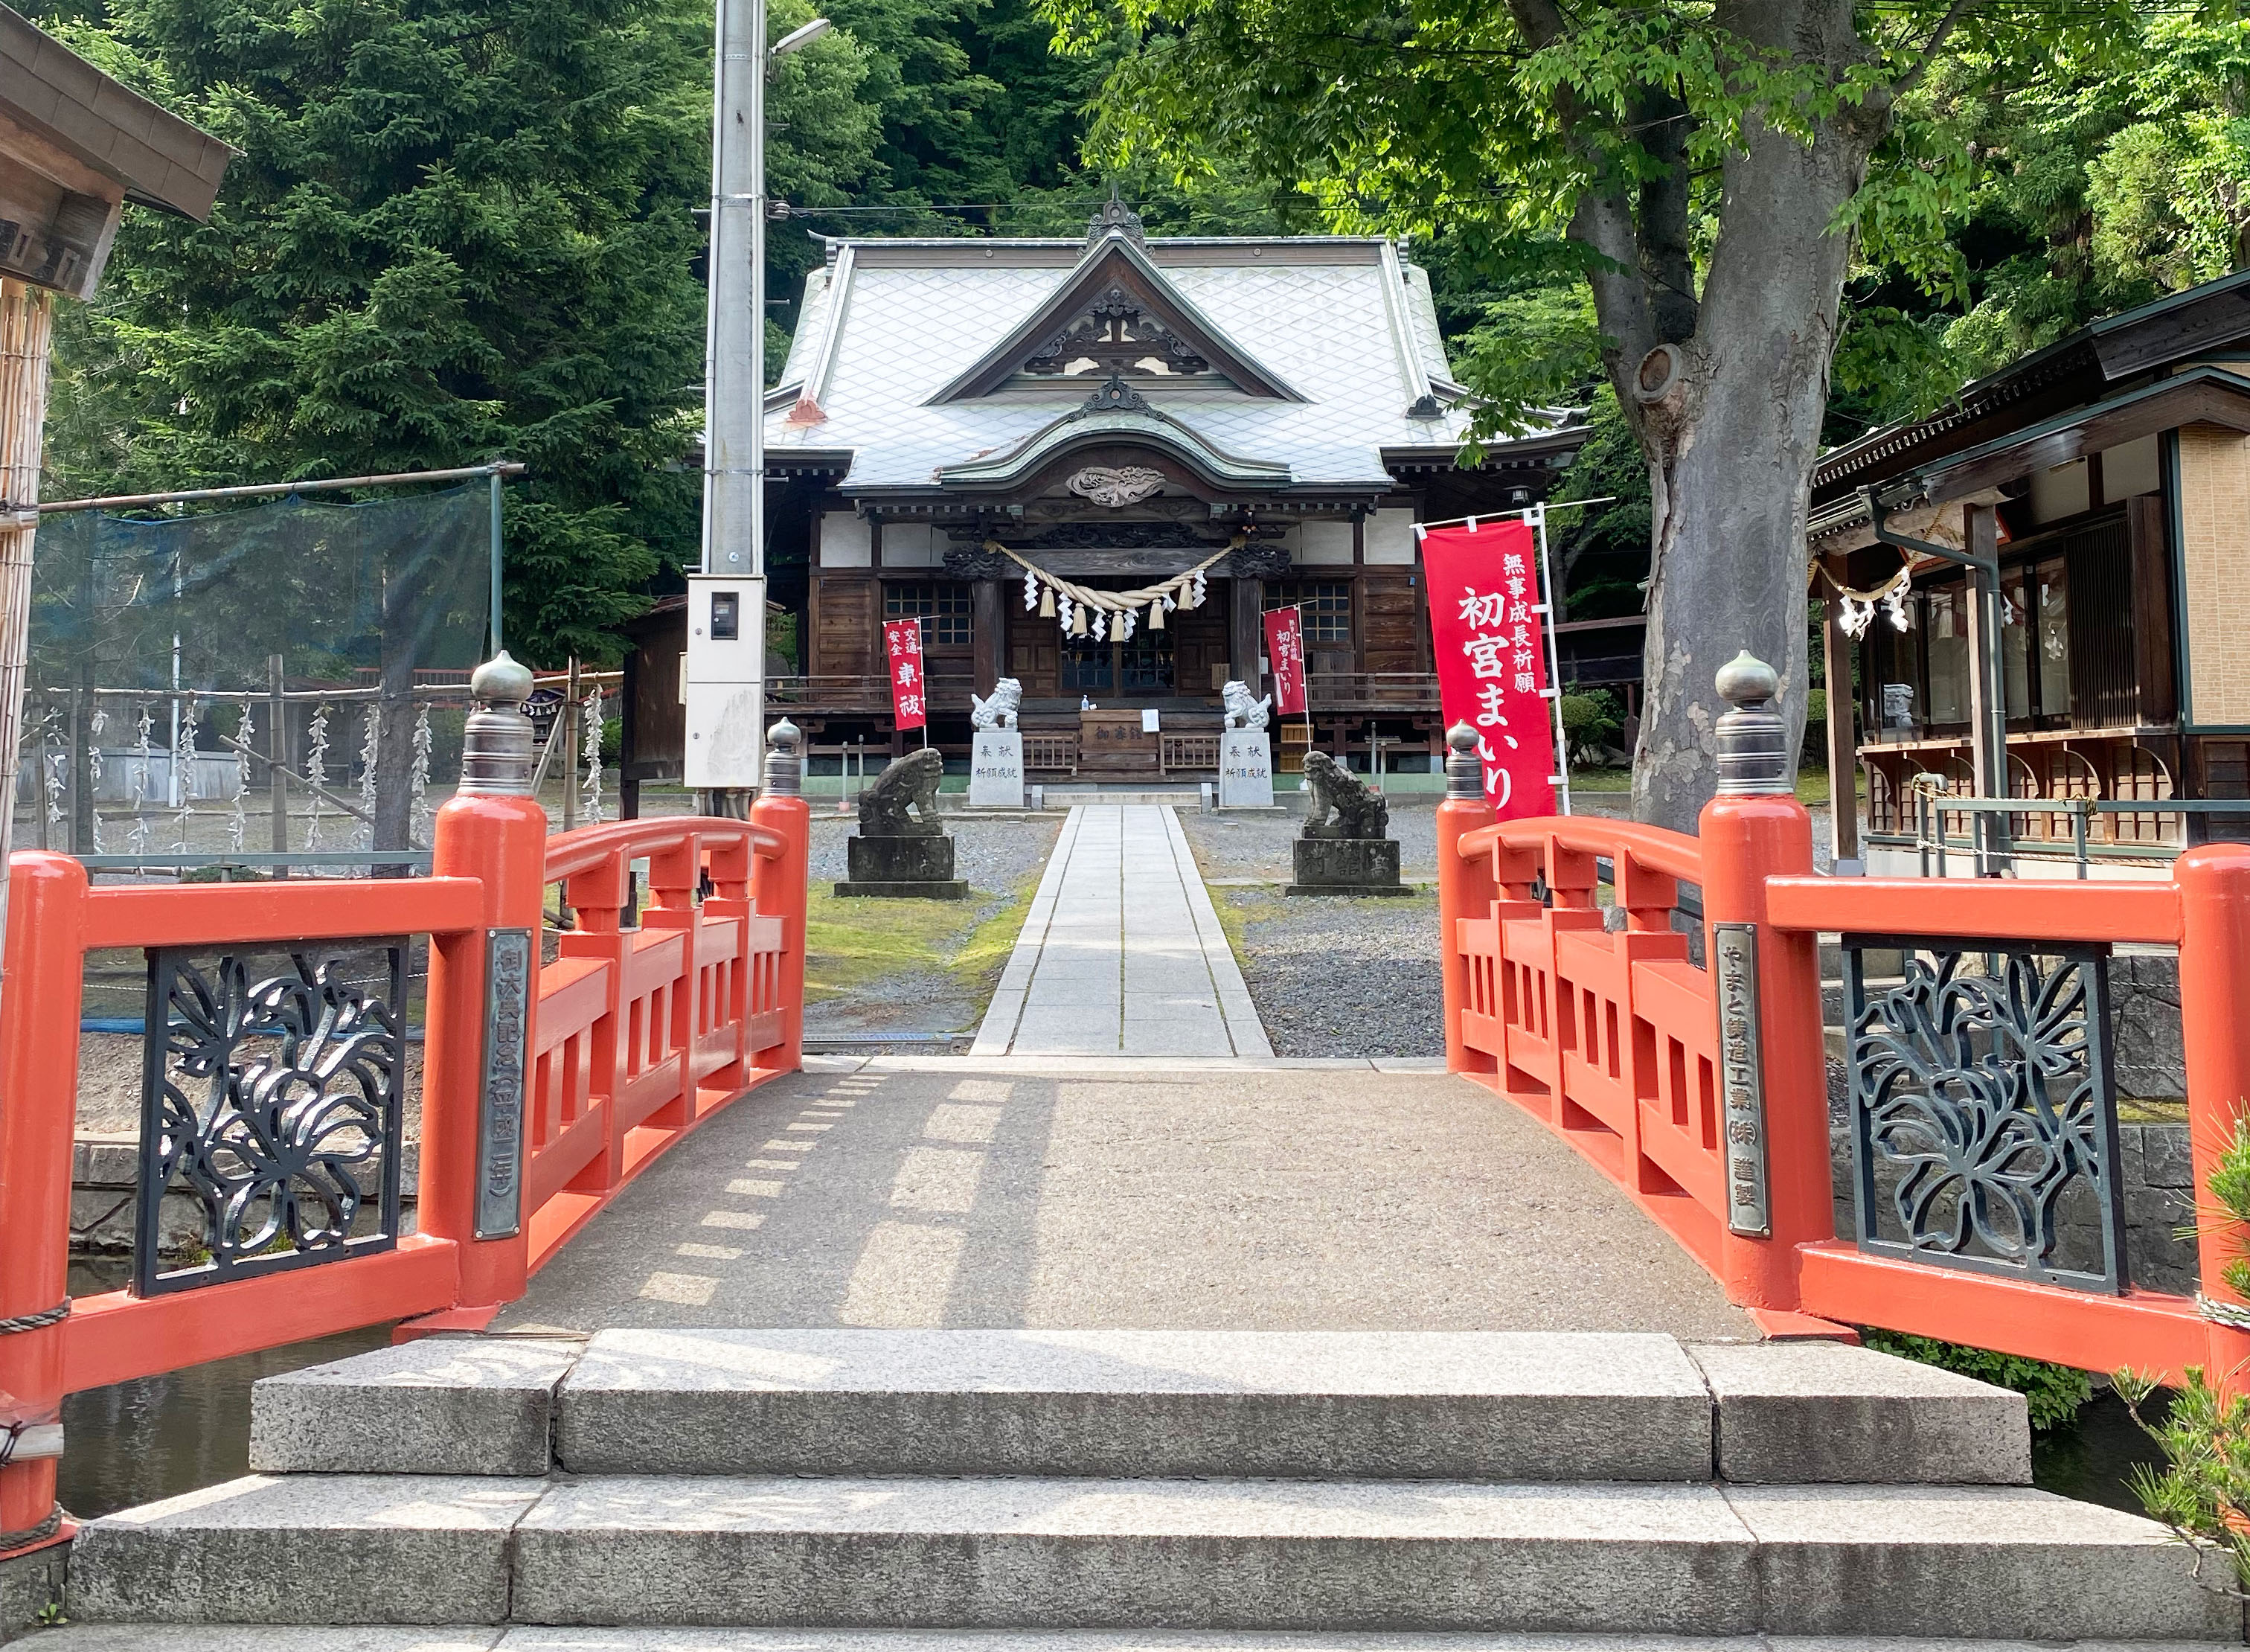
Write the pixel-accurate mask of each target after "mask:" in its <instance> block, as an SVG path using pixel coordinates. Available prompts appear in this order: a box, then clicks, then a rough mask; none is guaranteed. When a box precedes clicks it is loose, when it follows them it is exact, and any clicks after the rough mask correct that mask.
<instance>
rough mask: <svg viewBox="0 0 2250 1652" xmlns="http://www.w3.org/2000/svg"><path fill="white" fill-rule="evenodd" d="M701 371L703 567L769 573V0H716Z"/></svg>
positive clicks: (712, 570)
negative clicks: (766, 407) (766, 409)
mask: <svg viewBox="0 0 2250 1652" xmlns="http://www.w3.org/2000/svg"><path fill="white" fill-rule="evenodd" d="M718 8H719V10H718V26H717V31H716V34H715V37H714V38H716V40H717V43H718V50H717V53H716V62H715V70H714V86H713V92H712V105H711V108H712V120H711V250H710V259H709V273H708V277H707V283H706V284H707V291H708V294H709V298H708V305H709V308H708V310H707V319H706V322H705V331H704V336H705V344H704V373H703V571H704V572H705V573H707V574H746V575H752V576H755V575H758V574H762V573H763V572H764V571H765V567H764V562H765V536H764V532H763V529H764V528H765V514H766V513H765V446H766V443H765V413H764V405H763V404H764V399H765V357H766V350H765V343H766V336H765V301H766V267H765V266H766V259H765V253H766V202H765V193H766V176H765V174H766V164H765V162H766V155H765V123H766V62H765V58H766V0H718Z"/></svg>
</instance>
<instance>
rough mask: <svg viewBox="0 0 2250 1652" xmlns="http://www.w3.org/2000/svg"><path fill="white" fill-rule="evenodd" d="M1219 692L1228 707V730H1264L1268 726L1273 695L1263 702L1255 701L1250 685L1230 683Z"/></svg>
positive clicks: (1267, 696)
mask: <svg viewBox="0 0 2250 1652" xmlns="http://www.w3.org/2000/svg"><path fill="white" fill-rule="evenodd" d="M1218 692H1219V698H1220V699H1221V700H1222V701H1223V702H1225V706H1226V726H1227V727H1228V728H1230V729H1262V728H1264V727H1265V726H1266V713H1267V712H1269V711H1271V710H1272V709H1273V695H1270V694H1269V695H1266V697H1265V698H1264V699H1263V700H1253V699H1252V698H1251V697H1250V685H1249V684H1248V683H1246V682H1230V683H1228V684H1227V685H1226V686H1225V688H1221V689H1220V690H1219V691H1218Z"/></svg>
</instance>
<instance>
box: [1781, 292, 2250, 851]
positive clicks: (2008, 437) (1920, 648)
mask: <svg viewBox="0 0 2250 1652" xmlns="http://www.w3.org/2000/svg"><path fill="white" fill-rule="evenodd" d="M1807 548H1808V550H1809V551H1810V553H1811V556H1812V569H1813V575H1812V577H1813V589H1814V594H1815V595H1816V596H1819V597H1822V598H1825V599H1826V614H1827V649H1826V667H1827V679H1828V681H1829V683H1830V685H1831V690H1830V702H1829V703H1830V710H1831V715H1830V718H1829V738H1830V743H1831V761H1830V771H1831V772H1832V774H1837V775H1842V774H1845V773H1848V772H1850V771H1852V770H1853V767H1854V766H1855V765H1856V766H1857V767H1858V768H1859V769H1860V771H1861V772H1862V776H1863V782H1862V784H1863V789H1864V793H1865V811H1866V812H1865V820H1864V826H1865V841H1864V844H1863V843H1862V842H1861V841H1860V825H1861V823H1860V821H1858V820H1855V819H1853V814H1852V812H1851V811H1850V810H1848V809H1844V810H1839V811H1838V812H1837V845H1836V848H1837V853H1838V854H1839V857H1844V858H1849V857H1852V856H1854V855H1856V854H1860V852H1861V850H1862V849H1863V848H1864V850H1865V852H1866V855H1867V861H1868V864H1869V866H1870V869H1874V870H1881V869H1897V868H1898V867H1901V865H1903V864H1905V863H1907V862H1908V861H1915V862H1918V861H1919V860H1920V858H1921V855H1920V851H1919V850H1918V849H1917V847H1916V843H1917V839H1918V838H1919V840H1921V842H1922V843H1923V844H1924V845H1927V844H1928V843H1929V842H1931V841H1932V840H1934V838H1935V835H1936V831H1935V826H1936V820H1937V819H1939V818H1942V819H1943V822H1944V826H1945V829H1946V833H1947V835H1948V836H1949V839H1950V840H1951V842H1952V845H1953V847H1955V849H1956V851H1958V849H1959V847H1961V846H1962V845H1963V844H1964V843H1965V842H1966V841H1967V840H1970V839H1972V838H1974V837H1975V835H1976V833H1975V830H1974V827H1975V824H1976V823H1975V821H1974V820H1972V819H1971V818H1970V812H1969V811H1965V810H1959V809H1955V810H1943V809H1939V808H1938V807H1937V805H1936V803H1935V802H1934V801H1931V800H1927V799H1934V798H1936V797H1939V796H1943V797H1953V798H1960V797H1984V798H2015V799H2021V800H2052V801H2053V802H2055V803H2056V804H2057V805H2058V806H2057V807H2056V808H2055V809H2054V810H2053V811H2024V812H2016V813H2013V814H2012V815H2011V816H2009V817H2007V825H2006V828H2005V829H2006V831H2007V833H2008V836H2009V840H2010V847H2011V848H2012V851H2013V852H2014V854H2016V855H2018V856H2019V857H2020V856H2022V855H2024V854H2033V855H2036V854H2041V853H2051V854H2064V853H2066V852H2069V853H2073V854H2074V851H2073V850H2070V849H2069V846H2070V845H2072V844H2073V842H2074V839H2075V837H2076V835H2077V833H2079V832H2080V831H2081V824H2082V829H2084V830H2085V831H2086V833H2087V834H2088V837H2089V838H2090V840H2091V847H2090V858H2091V859H2092V860H2093V861H2095V862H2097V863H2102V862H2107V863H2108V864H2109V867H2110V869H2111V870H2112V871H2113V872H2115V874H2120V875H2135V874H2140V875H2153V874H2158V873H2161V871H2162V870H2163V869H2164V865H2165V863H2166V862H2167V861H2169V859H2170V858H2171V856H2172V855H2174V854H2177V853H2178V850H2179V849H2180V848H2181V847H2184V845H2186V844H2188V843H2190V842H2192V841H2196V840H2199V839H2200V838H2202V837H2204V836H2206V835H2210V836H2224V837H2235V836H2240V835H2242V834H2243V833H2245V832H2246V831H2250V801H2246V802H2245V805H2244V808H2243V810H2242V812H2240V813H2239V814H2238V813H2235V812H2232V811H2208V810H2204V811H2198V810H2197V809H2193V808H2183V809H2175V810H2166V809H2163V808H2160V807H2151V806H2149V805H2160V804H2162V803H2164V802H2170V801H2180V802H2187V801H2190V800H2212V799H2219V800H2225V799H2231V798H2245V799H2250V273H2238V274H2234V275H2230V276H2227V277H2225V278H2223V279H2221V280H2216V281H2212V282H2209V283H2206V284H2205V285H2203V286H2201V287H2194V288H2191V289H2190V290H2188V291H2186V292H2184V293H2180V294H2175V295H2174V296H2171V297H2169V298H2165V299H2163V300H2160V301H2157V302H2155V303H2152V304H2149V305H2146V306H2143V308H2138V309H2135V310H2131V311H2129V312H2126V313H2125V314H2122V315H2115V316H2111V317H2109V318H2107V319H2105V320H2103V321H2096V322H2095V323H2093V324H2092V325H2090V326H2088V327H2086V328H2081V329H2080V330H2079V331H2077V332H2075V333H2073V334H2071V335H2068V336H2067V337H2065V338H2063V339H2060V340H2059V341H2057V342H2055V343H2053V344H2051V345H2049V346H2047V347H2046V349H2041V350H2039V351H2037V352H2035V353H2033V354H2032V355H2030V356H2026V357H2024V358H2023V359H2022V360H2020V361H2019V362H2016V363H2013V364H2012V365H2011V366H2009V367H2008V368H2006V369H2005V370H2002V371H2000V372H1998V373H1995V374H1993V375H1992V376H1991V377H1988V378H1985V379H1983V380H1980V381H1979V382H1977V383H1976V384H1970V385H1969V386H1967V387H1966V388H1965V389H1964V390H1963V391H1962V392H1961V393H1960V395H1959V397H1957V399H1956V400H1955V402H1954V403H1953V404H1950V406H1948V407H1947V408H1945V409H1944V410H1943V411H1941V412H1939V413H1937V414H1936V415H1935V416H1933V417H1931V418H1925V419H1918V420H1913V421H1908V422H1906V423H1902V424H1900V425H1893V426H1891V427H1889V428H1887V429H1883V430H1878V431H1875V432H1871V433H1870V434H1868V435H1867V436H1865V437H1862V438H1860V439H1859V440H1857V441H1855V442H1853V443H1851V444H1849V445H1848V446H1844V447H1840V448H1838V449H1836V450H1834V451H1833V452H1832V453H1828V454H1826V456H1824V457H1823V459H1822V460H1821V461H1820V463H1819V466H1818V467H1816V469H1815V471H1814V473H1813V490H1812V517H1811V525H1810V529H1809V532H1808V536H1807ZM1853 632H1857V633H1858V634H1856V635H1854V634H1852V633H1853ZM1846 685H1849V688H1848V693H1849V696H1850V699H1851V701H1852V702H1853V705H1854V707H1855V708H1856V718H1854V717H1851V716H1842V715H1835V714H1836V713H1837V712H1838V710H1839V708H1840V702H1842V700H1843V698H1844V695H1845V693H1846ZM1918 796H1920V797H1922V798H1925V799H1926V800H1925V801H1924V802H1922V804H1920V805H1917V801H1916V799H1917V797H1918ZM1986 818H1987V819H1994V820H1997V819H1999V817H1998V816H1987V817H1986Z"/></svg>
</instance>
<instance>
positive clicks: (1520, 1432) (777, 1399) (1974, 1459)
mask: <svg viewBox="0 0 2250 1652" xmlns="http://www.w3.org/2000/svg"><path fill="white" fill-rule="evenodd" d="M550 1436H551V1438H552V1440H553V1442H554V1446H553V1451H552V1454H551V1455H550V1453H549V1439H550ZM251 1466H252V1468H253V1469H260V1470H265V1471H272V1472H325V1473H339V1472H386V1473H397V1472H422V1473H444V1474H465V1473H487V1474H532V1475H536V1474H543V1473H546V1472H547V1471H548V1470H549V1468H550V1467H560V1468H563V1469H567V1470H569V1471H570V1472H572V1473H576V1474H586V1475H604V1474H984V1475H1043V1476H1069V1475H1084V1476H1107V1477H1113V1478H1130V1477H1141V1476H1197V1475H1218V1476H1253V1477H1256V1476H1270V1477H1284V1478H1287V1477H1308V1478H1319V1477H1341V1478H1370V1479H1432V1478H1434V1479H1449V1480H1453V1479H1459V1480H1546V1481H1562V1480H1624V1481H1675V1482H1702V1481H1708V1480H1710V1479H1711V1478H1712V1477H1713V1476H1714V1473H1715V1472H1716V1473H1717V1474H1718V1475H1719V1476H1721V1477H1723V1478H1725V1479H1729V1480H1733V1481H1738V1482H1745V1483H1750V1482H1767V1483H1792V1482H1808V1483H1821V1482H1846V1483H1857V1482H1869V1483H1888V1482H1937V1483H2001V1484H2021V1483H2027V1482H2028V1481H2029V1479H2030V1476H2031V1447H2030V1433H2029V1427H2028V1423H2027V1420H2026V1411H2025V1405H2024V1400H2023V1399H2022V1397H2021V1396H2020V1395H2019V1394H2015V1393H2010V1392H2008V1391H2006V1390H2004V1389H1999V1388H1994V1387H1990V1386H1986V1385H1984V1384H1982V1383H1977V1382H1974V1381H1971V1380H1970V1379H1967V1378H1964V1377H1960V1376H1957V1375H1955V1374H1953V1373H1950V1372H1942V1371H1938V1370H1936V1369H1934V1368H1932V1367H1930V1366H1927V1365H1915V1364H1913V1363H1911V1362H1908V1361H1905V1360H1900V1359H1895V1358H1890V1357H1888V1356H1887V1355H1882V1354H1876V1353H1873V1352H1870V1351H1867V1350H1865V1349H1860V1348H1851V1347H1846V1346H1843V1345H1840V1344H1834V1343H1821V1342H1805V1343H1768V1344H1712V1345H1706V1346H1699V1347H1688V1346H1683V1345H1682V1344H1680V1343H1679V1342H1678V1341H1676V1340H1674V1338H1672V1337H1666V1336H1660V1335H1641V1334H1625V1333H1576V1334H1570V1333H1555V1334H1530V1333H1504V1332H1412V1333H1396V1332H1368V1333H1357V1332H1255V1331H1252V1332H1229V1331H603V1332H600V1333H598V1334H597V1335H596V1336H595V1337H593V1338H592V1339H591V1340H590V1342H587V1343H584V1344H570V1343H556V1342H549V1341H539V1340H525V1339H497V1338H486V1339H481V1340H469V1339H434V1338H433V1339H430V1340H426V1341H424V1342H420V1343H414V1344H408V1345H406V1346H405V1347H403V1348H392V1349H385V1350H382V1351H377V1352H376V1353H372V1354H367V1355H362V1356H359V1357H358V1358H353V1359H348V1360H343V1361H339V1362H337V1363H336V1364H334V1365H324V1366H317V1367H314V1368H312V1369H310V1370H307V1371H302V1372H291V1373H289V1374H287V1375H285V1376H280V1377H273V1378H268V1379H266V1380H264V1381H262V1382H260V1383H259V1384H258V1385H257V1387H256V1389H255V1390H254V1391H253V1397H252V1425H251Z"/></svg>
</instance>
